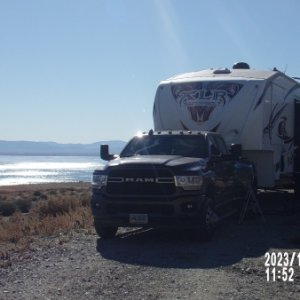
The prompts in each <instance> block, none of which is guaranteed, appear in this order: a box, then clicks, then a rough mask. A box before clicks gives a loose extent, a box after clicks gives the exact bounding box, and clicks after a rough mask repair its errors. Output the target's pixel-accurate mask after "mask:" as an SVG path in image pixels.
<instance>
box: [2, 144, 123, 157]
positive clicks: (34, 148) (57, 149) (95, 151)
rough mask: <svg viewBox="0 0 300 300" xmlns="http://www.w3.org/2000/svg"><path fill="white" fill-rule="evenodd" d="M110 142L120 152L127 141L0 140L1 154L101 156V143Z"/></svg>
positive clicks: (115, 152)
mask: <svg viewBox="0 0 300 300" xmlns="http://www.w3.org/2000/svg"><path fill="white" fill-rule="evenodd" d="M101 144H108V145H109V147H110V148H109V149H110V152H111V153H114V154H118V153H119V152H120V151H121V150H122V149H123V147H124V146H125V144H126V142H124V141H119V140H112V141H101V142H97V143H92V144H60V143H55V142H30V141H0V155H91V156H99V154H100V145H101Z"/></svg>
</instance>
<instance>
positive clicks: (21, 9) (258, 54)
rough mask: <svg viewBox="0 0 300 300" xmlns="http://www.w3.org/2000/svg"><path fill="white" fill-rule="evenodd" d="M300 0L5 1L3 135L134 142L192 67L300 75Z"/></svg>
mask: <svg viewBox="0 0 300 300" xmlns="http://www.w3.org/2000/svg"><path fill="white" fill-rule="evenodd" d="M299 12H300V1H298V0H251V1H243V0H226V1H225V0H187V1H183V0H84V1H83V0H26V1H23V0H18V1H17V0H0V114H1V115H0V140H31V141H56V142H63V143H68V142H72V143H77V142H79V143H91V142H96V141H101V140H112V139H122V140H128V139H129V138H130V137H131V136H132V135H134V134H135V133H136V132H137V131H138V130H148V129H150V128H152V127H153V122H152V106H153V100H154V95H155V91H156V88H157V86H158V84H159V82H160V81H161V80H163V79H166V78H168V77H170V76H173V75H175V74H178V73H183V72H187V71H196V70H201V69H206V68H211V67H231V66H232V65H233V63H235V62H237V61H246V62H248V63H249V64H250V65H251V67H253V68H255V69H272V68H273V67H277V68H278V69H280V70H282V71H285V72H286V73H287V74H288V75H290V76H299V77H300V59H299V56H300V19H299Z"/></svg>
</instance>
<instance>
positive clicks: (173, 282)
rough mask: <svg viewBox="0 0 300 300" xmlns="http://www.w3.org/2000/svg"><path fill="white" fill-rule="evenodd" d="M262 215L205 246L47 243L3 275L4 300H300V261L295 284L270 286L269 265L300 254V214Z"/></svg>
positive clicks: (127, 240) (133, 236)
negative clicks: (280, 256)
mask: <svg viewBox="0 0 300 300" xmlns="http://www.w3.org/2000/svg"><path fill="white" fill-rule="evenodd" d="M282 203H284V202H282V201H281V202H280V204H279V205H282ZM272 208H273V209H274V207H272ZM281 208H282V207H281ZM264 211H265V212H266V215H265V218H266V222H263V220H262V219H261V218H255V219H247V220H245V221H244V222H243V223H242V224H237V221H236V220H231V221H227V222H226V223H223V224H222V225H221V226H219V227H218V230H217V232H216V235H215V237H214V239H213V240H212V241H210V242H207V243H204V242H197V241H195V240H193V239H191V238H190V237H189V236H188V235H187V234H186V233H185V232H167V231H158V230H151V229H149V230H130V231H128V230H125V229H123V230H120V231H119V232H118V235H117V237H116V238H114V239H110V240H102V239H98V237H97V236H96V234H95V232H94V230H92V231H84V230H81V231H73V232H72V233H69V234H68V235H59V236H54V237H48V238H45V239H43V241H42V242H40V243H39V244H37V245H32V249H33V250H32V251H30V252H25V253H22V254H19V257H17V260H18V261H17V262H15V263H13V264H12V265H11V266H9V267H6V268H2V269H0V299H6V300H9V299H26V300H29V299H120V298H123V299H300V267H299V264H298V261H295V262H294V263H293V266H292V267H293V270H294V276H293V279H294V281H293V282H284V281H283V280H281V279H277V278H276V280H275V281H274V282H273V280H270V281H269V282H268V281H267V276H266V273H265V271H266V267H265V260H266V259H265V257H264V255H265V253H266V252H275V253H280V252H281V253H283V252H289V253H290V254H292V253H293V252H295V253H296V254H299V253H300V249H299V248H300V244H299V239H300V214H299V212H298V213H296V214H295V213H294V214H288V212H289V210H288V209H286V208H285V210H284V211H283V210H282V209H281V210H280V213H278V211H276V209H275V210H269V211H267V210H266V209H265V210H264ZM273 213H274V215H273ZM1 259H2V260H5V259H6V258H5V257H2V258H1Z"/></svg>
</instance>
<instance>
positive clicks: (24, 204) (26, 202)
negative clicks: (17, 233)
mask: <svg viewBox="0 0 300 300" xmlns="http://www.w3.org/2000/svg"><path fill="white" fill-rule="evenodd" d="M14 203H15V206H16V207H17V208H18V209H19V211H20V212H22V213H28V212H29V210H30V209H31V207H32V202H31V200H30V199H17V200H15V202H14Z"/></svg>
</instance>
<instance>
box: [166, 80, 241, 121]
mask: <svg viewBox="0 0 300 300" xmlns="http://www.w3.org/2000/svg"><path fill="white" fill-rule="evenodd" d="M242 87H243V85H242V84H239V83H235V82H219V81H215V82H189V83H181V84H176V85H173V86H172V95H173V97H174V98H175V101H176V102H177V103H178V104H179V105H180V106H182V105H183V106H185V107H186V108H187V110H188V111H189V113H190V116H191V119H192V120H193V121H195V122H197V123H200V124H201V123H203V122H205V121H207V120H208V119H209V117H210V115H211V114H212V112H213V111H214V110H215V108H216V107H218V106H224V105H226V104H227V103H229V102H230V101H231V100H232V98H233V97H234V96H235V95H236V94H237V93H238V92H239V91H240V90H241V88H242Z"/></svg>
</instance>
